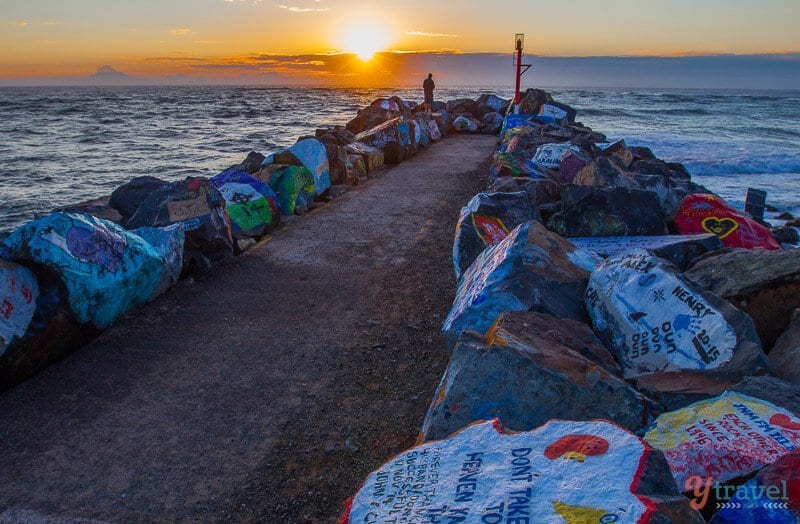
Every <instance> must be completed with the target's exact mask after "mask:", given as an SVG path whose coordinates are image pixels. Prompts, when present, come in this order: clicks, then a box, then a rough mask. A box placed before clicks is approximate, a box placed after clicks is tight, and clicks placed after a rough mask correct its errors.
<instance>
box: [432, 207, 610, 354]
mask: <svg viewBox="0 0 800 524" xmlns="http://www.w3.org/2000/svg"><path fill="white" fill-rule="evenodd" d="M595 263H596V259H595V258H594V256H593V255H591V254H589V253H586V252H584V251H581V250H579V249H577V248H575V246H573V245H572V244H571V243H570V242H569V241H568V240H566V239H564V238H562V237H560V236H558V235H556V234H554V233H551V232H550V231H548V230H547V229H545V228H544V226H542V225H541V224H539V223H537V222H526V223H524V224H521V225H520V226H518V227H517V228H516V229H514V230H513V231H512V232H511V233H510V234H509V235H508V236H507V237H506V238H505V239H504V240H503V241H501V242H500V243H498V244H495V245H494V246H491V247H488V248H487V249H485V250H484V251H483V252H482V253H481V254H480V255H479V256H478V258H477V259H475V262H473V263H472V265H470V266H469V268H468V269H467V271H466V272H465V273H464V275H463V277H462V278H461V281H460V282H459V284H458V291H457V292H456V298H455V301H454V303H453V308H452V309H451V310H450V313H449V315H448V316H447V318H446V319H445V322H444V326H443V327H442V331H444V333H445V337H446V338H447V341H448V344H449V345H450V347H452V346H453V345H454V344H455V342H456V341H457V340H458V337H459V336H460V335H461V332H462V331H464V330H465V329H469V330H472V331H477V332H479V333H485V332H486V331H487V330H488V329H489V328H490V327H491V326H492V324H493V323H494V321H495V320H496V319H497V317H498V316H499V315H500V313H502V312H504V311H527V310H537V311H540V312H543V313H549V314H551V315H554V316H556V317H559V318H571V319H575V320H585V319H587V317H586V312H585V310H584V306H583V293H584V290H585V288H586V282H587V280H588V277H589V271H590V270H591V269H592V268H593V267H594V264H595Z"/></svg>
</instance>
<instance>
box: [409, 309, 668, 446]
mask: <svg viewBox="0 0 800 524" xmlns="http://www.w3.org/2000/svg"><path fill="white" fill-rule="evenodd" d="M513 314H515V315H526V317H523V318H524V320H521V319H519V318H517V319H513V320H509V319H508V318H503V317H501V318H500V319H499V320H498V323H496V325H495V326H493V328H492V329H491V330H490V331H489V333H488V334H487V336H486V340H484V338H483V337H481V336H478V335H477V334H476V333H474V332H470V331H466V332H464V333H463V334H462V335H461V338H460V339H459V341H458V343H457V344H456V347H455V348H454V350H453V355H452V357H451V359H450V363H449V365H448V367H447V370H446V371H445V374H444V376H443V377H442V380H441V382H440V384H439V388H438V390H437V392H436V394H435V395H434V401H433V403H432V404H431V406H430V408H429V410H428V414H427V416H426V417H425V422H424V423H423V426H422V437H423V439H424V440H435V439H440V438H444V437H446V436H447V435H449V434H451V433H453V432H454V431H457V430H459V429H461V428H463V427H465V426H467V425H468V424H470V423H472V422H474V421H476V420H483V419H489V418H495V417H496V418H499V419H500V420H502V421H503V424H504V425H505V426H506V427H508V428H509V429H513V430H517V431H523V430H529V429H533V428H536V427H538V426H540V425H541V424H544V423H545V422H547V421H548V420H551V419H564V420H591V419H594V418H599V417H603V418H604V419H607V420H610V421H612V422H615V423H617V424H619V425H620V426H622V427H624V428H626V429H629V430H631V431H636V430H639V429H642V428H645V427H647V426H648V425H649V424H650V423H651V422H652V421H653V419H654V418H655V416H656V415H658V414H659V413H660V412H661V411H662V410H661V409H660V407H659V406H658V405H656V404H655V403H654V402H652V401H651V400H649V399H647V398H646V397H644V396H643V395H641V394H640V393H639V392H637V391H636V390H635V389H634V388H633V387H632V386H631V385H629V384H628V383H627V382H625V380H623V379H622V378H621V376H618V375H616V374H614V373H613V372H612V371H610V370H608V369H606V368H604V367H603V366H602V365H599V364H598V363H597V362H596V361H595V360H593V359H591V358H587V356H584V355H582V354H581V353H580V352H581V351H583V352H586V353H589V354H590V356H593V357H595V359H596V360H600V361H602V362H609V363H610V364H611V366H612V370H616V371H618V367H617V365H616V363H614V359H613V357H611V356H610V355H609V354H608V351H607V350H606V349H605V348H604V347H603V346H602V343H600V341H599V340H597V338H596V337H595V336H594V335H593V334H592V332H591V330H590V329H589V328H588V326H586V325H585V324H583V323H581V322H577V321H574V320H566V319H557V318H555V317H551V316H549V315H541V314H538V313H530V312H519V311H517V312H514V313H513ZM506 315H508V314H506ZM521 324H522V325H521ZM564 399H570V400H569V401H568V402H565V400H564Z"/></svg>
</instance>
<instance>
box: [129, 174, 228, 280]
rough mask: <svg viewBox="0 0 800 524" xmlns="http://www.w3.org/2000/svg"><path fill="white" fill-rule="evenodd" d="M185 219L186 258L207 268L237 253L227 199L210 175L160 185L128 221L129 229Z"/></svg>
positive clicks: (186, 260)
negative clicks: (226, 207)
mask: <svg viewBox="0 0 800 524" xmlns="http://www.w3.org/2000/svg"><path fill="white" fill-rule="evenodd" d="M177 223H182V224H183V227H184V230H185V231H186V237H185V244H184V261H185V262H186V263H187V264H189V265H190V266H191V268H192V270H197V271H203V270H206V269H208V268H209V267H210V266H211V265H212V264H213V263H215V262H218V261H221V260H224V259H227V258H230V257H232V256H233V236H232V234H231V227H230V221H229V219H228V215H227V213H226V212H225V199H224V198H223V197H222V194H221V193H220V192H219V191H217V189H216V188H215V187H214V186H213V185H212V184H211V181H209V180H208V179H207V178H200V177H189V178H186V179H185V180H182V181H179V182H172V183H170V184H166V185H164V186H161V187H159V188H158V189H156V190H155V191H153V192H152V193H150V195H148V196H147V198H145V200H144V201H143V202H142V204H141V205H140V206H139V209H137V210H136V214H134V215H133V217H131V219H130V220H129V221H128V222H127V224H126V227H128V228H129V229H138V228H141V227H167V226H170V225H172V224H177Z"/></svg>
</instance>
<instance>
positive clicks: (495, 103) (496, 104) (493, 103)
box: [477, 93, 509, 112]
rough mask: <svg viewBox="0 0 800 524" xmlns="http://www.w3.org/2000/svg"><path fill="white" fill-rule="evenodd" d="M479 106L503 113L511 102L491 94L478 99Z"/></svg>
mask: <svg viewBox="0 0 800 524" xmlns="http://www.w3.org/2000/svg"><path fill="white" fill-rule="evenodd" d="M477 102H478V104H479V105H486V106H489V107H490V108H492V109H493V110H495V111H498V112H503V111H505V110H506V108H508V104H509V101H508V100H504V99H502V98H500V97H499V96H497V95H491V94H488V93H487V94H483V95H481V96H479V97H478V100H477Z"/></svg>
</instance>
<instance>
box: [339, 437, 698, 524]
mask: <svg viewBox="0 0 800 524" xmlns="http://www.w3.org/2000/svg"><path fill="white" fill-rule="evenodd" d="M406 479H410V480H406ZM665 479H669V470H668V469H667V468H666V466H665V464H664V459H663V457H662V456H661V454H660V453H658V452H655V451H653V450H652V449H651V448H650V446H648V445H647V443H645V442H644V441H642V440H641V439H640V438H638V437H636V436H635V435H633V434H632V433H629V432H627V431H625V430H624V429H621V428H619V427H617V426H615V425H613V424H611V423H609V422H605V421H591V422H566V421H551V422H548V423H547V424H545V425H544V426H542V427H540V428H538V429H535V430H533V431H527V432H523V433H508V432H505V431H504V430H503V429H502V426H501V425H500V422H499V421H494V422H484V423H478V424H474V425H472V426H469V427H468V428H465V429H464V430H462V431H460V432H459V433H457V434H455V435H452V436H451V437H450V438H448V439H445V440H440V441H434V442H427V443H425V444H422V445H420V446H417V447H415V448H412V449H410V450H408V451H406V452H404V453H401V454H399V455H397V456H396V457H394V458H392V459H391V460H389V461H388V462H387V463H386V464H384V465H383V466H381V467H380V468H379V469H377V470H376V471H374V472H373V473H372V474H370V475H369V477H367V479H366V481H365V482H364V484H363V485H362V486H361V488H360V489H359V490H358V492H357V493H356V495H355V496H354V497H353V498H352V499H351V500H350V501H348V503H347V507H346V509H345V512H344V514H343V515H342V517H341V518H340V520H339V522H340V523H341V524H348V523H353V524H355V523H361V522H391V521H397V522H400V521H401V520H399V518H402V522H470V523H472V522H508V523H524V522H528V523H534V522H574V523H579V522H581V523H582V522H639V523H649V522H686V523H701V522H704V521H703V519H702V517H701V516H700V514H699V513H697V512H695V511H693V510H692V509H691V508H690V507H689V503H688V500H687V499H685V498H683V497H681V496H680V495H679V494H678V493H677V491H676V490H675V488H674V486H670V483H669V482H668V480H665ZM398 513H400V515H398Z"/></svg>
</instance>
